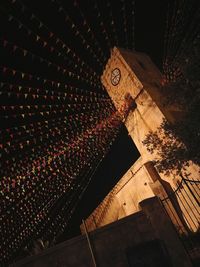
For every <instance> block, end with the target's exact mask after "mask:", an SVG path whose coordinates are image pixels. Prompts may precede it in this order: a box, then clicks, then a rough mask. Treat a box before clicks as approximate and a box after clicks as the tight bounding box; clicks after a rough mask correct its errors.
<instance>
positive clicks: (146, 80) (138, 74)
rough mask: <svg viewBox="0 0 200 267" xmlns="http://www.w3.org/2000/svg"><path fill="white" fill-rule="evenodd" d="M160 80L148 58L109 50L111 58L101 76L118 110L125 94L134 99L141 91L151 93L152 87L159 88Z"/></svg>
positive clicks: (115, 48) (137, 54) (122, 51)
mask: <svg viewBox="0 0 200 267" xmlns="http://www.w3.org/2000/svg"><path fill="white" fill-rule="evenodd" d="M161 79H162V75H161V73H160V71H159V70H158V68H157V67H156V66H155V65H154V64H153V62H152V61H151V59H150V57H149V56H147V55H145V54H144V53H139V52H135V51H130V50H125V49H122V48H117V47H114V48H113V49H112V50H111V57H110V59H109V60H108V62H107V65H106V67H105V69H104V72H103V75H102V76H101V81H102V83H103V85H104V86H105V88H106V90H107V91H108V94H109V95H110V97H111V99H112V100H113V102H114V105H115V107H116V108H117V109H118V110H119V109H120V106H121V105H122V103H123V101H124V98H125V96H126V95H127V94H129V95H130V96H131V97H132V98H133V99H135V98H136V97H137V95H138V94H139V93H140V91H141V90H142V89H145V90H148V91H151V88H152V87H154V88H155V87H160V82H161ZM147 88H148V89H147ZM154 91H155V90H153V92H152V94H154ZM149 93H150V94H151V92H149Z"/></svg>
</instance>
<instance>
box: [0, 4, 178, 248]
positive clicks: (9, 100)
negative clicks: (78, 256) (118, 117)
mask: <svg viewBox="0 0 200 267" xmlns="http://www.w3.org/2000/svg"><path fill="white" fill-rule="evenodd" d="M132 2H133V1H130V0H124V1H116V0H110V1H109V0H83V1H82V0H80V1H73V0H70V1H64V0H51V1H50V0H42V1H41V0H40V1H39V0H35V1H33V0H23V1H12V0H2V1H1V3H0V13H1V14H0V24H1V25H3V27H1V32H0V43H1V46H0V53H1V66H0V68H1V72H0V80H1V81H2V82H3V83H5V84H6V85H4V84H3V85H2V84H1V87H2V90H4V92H3V93H2V94H1V98H0V101H1V104H2V105H6V106H7V107H10V106H15V109H14V110H10V109H8V110H7V107H6V108H5V109H2V116H1V117H0V119H1V121H0V124H1V128H2V131H3V137H4V140H3V142H7V141H8V142H9V136H8V133H7V132H6V130H5V129H7V128H12V129H13V127H15V128H16V129H17V130H16V129H15V128H14V131H18V128H19V129H20V126H21V125H26V126H27V127H29V125H30V124H31V123H35V122H38V121H41V122H42V123H43V122H44V120H52V119H60V118H61V119H62V118H63V116H64V115H63V113H62V111H61V110H60V111H59V112H60V113H59V112H58V114H57V115H54V113H50V115H48V116H49V117H42V116H41V115H30V116H25V117H23V116H21V115H19V116H18V117H17V118H16V116H14V115H16V114H18V113H19V114H21V113H20V112H22V109H23V108H22V109H21V106H23V105H27V104H28V105H31V106H33V105H35V104H37V105H38V107H39V109H42V108H44V107H43V106H42V105H43V104H46V103H47V102H46V100H45V102H44V100H42V99H40V100H37V101H36V100H35V98H21V96H20V94H16V95H15V94H14V93H8V92H7V91H6V90H7V84H13V85H16V86H18V85H21V86H22V88H23V87H26V86H30V87H33V88H34V87H35V88H43V80H42V79H37V78H35V77H42V78H44V79H47V81H48V80H55V81H59V82H60V83H61V87H59V90H62V88H63V86H64V85H67V86H68V85H70V86H74V87H76V88H78V89H81V90H83V91H84V90H85V95H86V96H87V95H88V92H94V93H99V94H102V97H104V98H107V99H108V96H107V94H106V92H105V91H103V90H102V87H101V84H100V79H99V77H100V75H101V74H102V72H103V68H104V66H105V64H106V62H107V60H108V58H109V56H110V49H111V48H112V47H114V46H119V47H123V48H128V49H134V48H135V50H137V51H140V52H145V53H147V54H148V55H149V56H150V57H151V58H152V60H153V61H154V62H155V64H156V65H157V66H158V67H159V68H160V69H162V58H163V49H164V48H163V46H164V32H165V23H166V14H167V6H168V3H169V2H170V3H171V1H166V0H165V1H164V0H162V1H161V0H152V1H148V0H136V1H135V6H134V5H132ZM172 2H173V1H172ZM122 8H124V9H122ZM77 10H78V11H77ZM132 10H134V13H133V14H132ZM33 14H34V15H35V16H36V17H34V16H33ZM85 21H86V24H85V23H84V22H85ZM41 22H42V24H41ZM44 25H45V26H44ZM74 25H75V27H74ZM88 25H89V27H90V30H91V32H92V33H91V32H90V31H89V32H88V31H87V30H88V28H87V27H88ZM101 25H103V26H101ZM102 27H103V28H104V29H105V32H106V34H107V36H108V39H106V38H105V37H106V34H105V33H104V32H103V28H102ZM125 32H126V33H127V35H126V34H125ZM55 36H59V38H60V39H62V40H63V43H64V44H67V47H69V48H70V49H71V51H72V50H73V51H74V53H72V52H71V51H70V52H69V53H68V52H66V50H65V52H66V53H63V52H62V53H63V54H62V57H59V56H58V54H56V53H55V50H54V49H53V50H52V46H55V47H56V48H57V47H58V48H59V49H60V51H63V50H62V47H63V44H61V43H60V41H58V42H57V40H58V39H57V37H55ZM83 39H86V42H87V45H86V44H85V43H84V41H83ZM45 40H47V43H46V41H45ZM7 41H8V43H7ZM133 43H134V44H135V45H133ZM21 48H22V50H21ZM23 49H25V50H23ZM56 51H57V50H56ZM33 55H37V56H33ZM65 57H66V58H65ZM41 58H43V59H45V60H46V61H44V60H43V61H42V62H41ZM49 62H53V63H56V64H57V66H63V64H65V65H64V66H65V67H66V68H67V69H68V70H70V71H73V72H74V73H75V76H71V75H70V74H69V73H68V72H67V75H63V73H60V72H59V71H57V69H55V68H54V67H53V65H49ZM81 62H85V63H86V64H85V65H83V66H82V65H81ZM86 65H89V66H90V67H91V69H92V70H93V72H94V73H95V74H94V79H97V82H96V83H95V85H91V84H89V83H88V82H87V81H86V77H87V69H86ZM11 69H12V70H11ZM13 70H17V71H21V72H22V73H23V72H24V73H29V74H31V75H32V78H31V77H29V76H27V75H25V77H24V76H22V73H20V72H16V73H15V74H14V72H13ZM59 70H60V69H59ZM78 75H79V76H80V77H81V78H77V77H78ZM92 75H93V74H92ZM92 77H93V76H92ZM89 78H90V76H89ZM47 83H48V82H47ZM18 89H19V88H17V90H18ZM20 90H21V89H20ZM70 90H71V89H70ZM52 91H53V92H55V93H56V92H57V88H55V85H51V84H48V93H47V95H48V94H50V93H51V92H52ZM83 91H82V92H83ZM61 93H62V92H61ZM48 104H51V105H53V104H54V103H53V101H52V100H51V99H50V100H49V102H48ZM79 108H80V110H81V108H82V107H79ZM24 112H27V111H26V110H25V111H24ZM32 112H34V110H33V111H32ZM70 112H71V113H70ZM78 112H79V111H78ZM78 112H77V113H78ZM74 113H76V110H75V111H74ZM69 114H70V115H73V111H71V110H70V111H69ZM58 115H59V116H58ZM56 116H57V117H56ZM55 123H57V122H55ZM84 123H85V122H84ZM51 127H53V124H52V125H51ZM34 131H35V129H34ZM15 134H16V132H15ZM37 134H38V136H39V135H40V133H37ZM10 136H12V135H10ZM38 136H34V135H31V136H28V137H29V138H30V140H31V141H32V140H34V142H35V143H34V142H33V143H31V141H30V143H29V145H28V146H27V147H26V146H25V147H23V149H22V148H21V147H20V148H19V147H18V148H16V149H14V150H12V149H10V147H9V146H8V148H7V149H8V150H7V151H3V153H4V152H5V154H4V157H3V160H2V165H3V164H5V166H6V167H4V165H3V166H2V168H1V172H2V173H3V175H7V174H9V173H10V172H13V173H16V171H21V165H20V164H21V163H20V160H22V161H23V160H24V159H28V161H31V159H30V158H31V152H30V151H32V150H31V149H33V148H35V150H37V148H38V147H41V151H42V149H44V151H46V150H45V149H48V147H49V146H50V144H51V142H52V143H53V142H58V141H59V136H54V137H52V140H49V139H48V138H47V139H45V141H44V140H43V139H39V137H38ZM20 138H21V137H20ZM35 138H36V141H35ZM37 138H38V139H37ZM20 140H21V139H20ZM38 140H39V141H38ZM41 140H42V141H41ZM11 141H12V142H13V140H11ZM14 141H16V147H17V143H18V140H17V139H16V140H14ZM85 149H86V148H85ZM35 150H34V151H35ZM39 152H40V151H39ZM39 152H38V153H39ZM138 157H139V155H138V152H137V150H136V148H135V146H134V144H133V142H132V140H131V139H130V138H129V137H128V134H127V131H126V129H125V127H124V126H122V128H121V130H120V133H119V135H118V137H117V138H116V140H115V141H114V143H113V145H112V147H111V149H110V150H109V152H108V154H107V155H106V157H105V158H104V160H103V162H102V163H101V164H100V166H99V167H98V168H97V171H96V173H95V174H94V175H93V178H92V181H91V182H90V184H89V186H88V189H87V190H86V191H85V193H84V195H83V197H82V199H81V201H80V202H79V204H78V206H77V208H76V210H75V212H74V214H73V216H72V220H71V222H70V224H69V226H68V227H67V228H66V230H65V232H64V234H63V235H62V236H61V238H60V240H64V239H66V238H68V237H71V236H73V235H74V234H77V233H78V229H79V225H80V222H81V219H82V218H86V217H87V216H88V215H89V214H90V213H91V212H92V210H93V209H94V208H96V207H97V205H98V204H99V203H100V202H101V201H102V199H103V198H104V197H105V196H106V194H107V193H108V192H109V191H110V189H111V188H112V187H113V186H114V185H115V184H116V182H117V181H118V180H119V179H120V178H121V177H122V176H123V174H124V173H125V172H126V171H127V170H128V169H129V168H130V166H131V165H132V164H133V163H134V162H135V160H136V159H137V158H138ZM13 158H14V159H15V161H16V162H17V164H16V165H13V161H12V160H11V159H13ZM28 161H27V163H26V164H28ZM13 166H14V167H13ZM23 167H24V166H23ZM26 167H27V166H25V167H24V168H26ZM38 190H40V189H38ZM66 197H67V195H66ZM63 199H64V201H65V197H64V198H63ZM62 201H63V200H62V199H61V200H59V203H62V205H63V203H64V202H62ZM13 205H14V204H13ZM59 205H60V204H59ZM59 205H55V206H56V207H58V206H59ZM53 214H54V213H53ZM8 216H9V215H8ZM13 216H14V215H13ZM56 216H57V213H56V212H55V215H54V217H53V218H52V220H54V219H55V218H56ZM65 216H66V217H67V216H68V214H65ZM17 227H18V226H17ZM46 229H48V227H46ZM9 231H10V230H9ZM17 233H18V231H17V228H16V235H17ZM34 237H36V235H35V234H33V238H34ZM5 247H6V246H5Z"/></svg>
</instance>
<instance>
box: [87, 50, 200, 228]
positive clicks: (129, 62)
mask: <svg viewBox="0 0 200 267" xmlns="http://www.w3.org/2000/svg"><path fill="white" fill-rule="evenodd" d="M101 81H102V83H103V85H104V86H105V88H106V90H107V92H108V94H109V96H110V97H111V99H112V101H113V103H114V105H115V107H116V109H117V110H118V111H119V113H120V114H121V116H122V117H123V121H124V124H125V125H126V128H127V130H128V134H129V135H130V137H131V138H132V140H133V142H134V143H135V145H136V147H137V149H138V151H139V153H140V158H139V159H138V160H137V161H136V162H135V163H134V164H133V166H131V168H130V169H129V170H128V171H127V172H126V173H125V174H124V176H123V177H122V179H121V180H120V181H119V182H118V183H117V185H116V186H115V187H114V188H113V190H111V192H110V193H109V194H108V196H107V197H106V198H105V199H104V200H103V202H102V203H101V204H100V205H99V206H98V207H97V208H96V209H95V211H94V212H93V213H92V214H91V216H89V218H88V219H87V220H86V222H87V227H88V229H95V228H98V227H99V226H102V225H105V224H107V223H111V222H114V221H116V220H118V219H120V218H123V217H125V216H127V215H130V214H132V213H134V212H137V211H139V210H140V208H139V202H140V201H142V200H144V199H146V198H149V197H153V196H158V197H159V198H160V199H162V200H164V199H166V202H165V204H166V210H167V212H168V214H169V215H170V217H171V219H172V221H173V223H174V224H175V226H176V227H177V229H178V231H179V232H180V233H185V232H187V231H193V232H195V231H197V230H198V229H199V224H200V208H199V201H200V189H199V187H198V185H197V184H196V185H195V184H194V183H191V184H189V185H188V184H187V183H184V182H183V181H182V180H181V177H180V176H178V175H174V174H172V175H169V176H165V175H163V174H159V173H158V171H157V170H156V169H155V167H154V166H153V163H152V162H153V161H154V160H155V158H156V157H157V156H158V155H157V152H156V151H155V152H154V153H153V154H151V153H149V152H148V151H147V148H146V147H145V146H144V144H143V143H142V141H143V140H144V139H145V136H146V135H147V134H148V133H149V132H150V131H152V132H154V131H155V130H156V129H157V128H158V127H159V126H160V124H161V123H162V121H163V119H165V120H167V121H168V122H170V123H176V121H177V120H178V119H179V118H180V117H181V116H182V110H180V109H178V108H177V107H176V106H172V105H170V106H169V105H165V104H164V103H163V102H164V101H163V100H164V98H165V95H164V93H163V90H162V88H161V83H162V75H161V73H160V71H159V70H158V69H157V67H156V66H155V65H154V64H153V62H152V61H151V59H150V58H149V57H148V56H147V55H145V54H143V53H138V52H132V51H128V50H124V49H121V48H120V49H119V48H116V47H115V48H114V49H113V50H112V52H111V57H110V59H109V60H108V63H107V65H106V67H105V70H104V72H103V75H102V77H101ZM188 172H190V173H191V174H192V178H193V180H195V181H199V169H198V167H197V166H195V165H194V164H192V163H190V166H189V167H188ZM177 188H178V192H177V194H178V195H174V196H173V198H170V199H169V196H171V195H173V194H174V192H176V190H177Z"/></svg>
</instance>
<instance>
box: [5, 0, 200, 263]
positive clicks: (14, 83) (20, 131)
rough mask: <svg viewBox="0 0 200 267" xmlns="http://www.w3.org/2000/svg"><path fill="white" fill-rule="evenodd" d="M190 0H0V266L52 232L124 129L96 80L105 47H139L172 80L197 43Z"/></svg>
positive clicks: (195, 13) (55, 234)
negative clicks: (0, 263)
mask: <svg viewBox="0 0 200 267" xmlns="http://www.w3.org/2000/svg"><path fill="white" fill-rule="evenodd" d="M147 2H154V3H147ZM161 2H162V3H161ZM198 2H199V1H195V0H190V1H189V0H188V1H187V0H177V1H167V0H166V1H139V0H138V1H134V0H133V1H129V0H118V1H114V0H107V1H100V0H92V1H89V0H85V1H80V0H68V1H64V0H42V1H29V0H2V1H1V3H0V23H1V33H0V50H1V52H2V55H1V62H0V69H1V72H0V80H1V82H0V101H1V107H0V109H1V113H0V136H1V142H0V147H1V168H0V171H1V177H0V198H1V207H0V231H1V242H0V258H1V261H2V264H5V263H7V262H10V261H12V260H13V259H15V258H16V257H17V255H18V254H19V253H20V251H22V250H23V249H24V248H25V247H26V248H29V247H30V246H31V244H32V242H33V240H36V239H37V238H41V239H42V240H44V241H45V240H48V241H50V240H56V239H57V237H59V235H60V234H61V233H62V232H63V231H64V229H65V228H66V227H67V226H68V224H69V222H70V220H71V218H72V217H73V214H74V212H75V211H76V209H77V205H78V203H79V202H80V199H81V198H82V196H83V195H84V192H85V191H86V189H87V187H88V185H89V184H90V182H91V181H92V179H93V177H94V176H95V173H96V170H97V169H98V167H99V166H100V165H101V164H102V162H104V160H105V158H106V155H107V153H108V152H109V151H110V150H111V149H112V144H113V143H114V142H115V140H116V138H118V136H119V135H120V134H121V133H122V131H124V129H123V125H122V122H121V116H120V114H119V113H118V112H117V111H116V110H115V108H114V106H113V104H112V102H111V100H110V98H109V96H108V95H107V93H106V91H105V89H104V88H103V86H102V85H101V82H100V75H101V74H102V72H103V69H104V66H105V64H106V62H107V60H108V58H109V56H110V49H112V48H113V47H114V46H119V47H123V48H126V49H131V50H134V49H137V50H138V51H144V52H146V53H148V54H149V55H150V56H151V57H152V59H153V60H154V61H155V63H156V64H157V65H158V66H159V67H160V69H161V71H162V72H163V84H166V83H168V82H170V81H173V80H176V79H177V78H179V77H181V76H182V71H181V66H182V65H183V64H186V63H187V62H189V60H190V58H191V55H190V52H191V51H193V50H192V48H193V47H197V44H198V41H199V28H198V22H199V17H198V15H199V3H198ZM148 25H149V26H148ZM150 27H151V29H150ZM152 40H154V41H152ZM131 157H133V156H132V154H131ZM118 178H120V177H118ZM93 190H94V188H93ZM98 190H99V188H96V192H97V191H98Z"/></svg>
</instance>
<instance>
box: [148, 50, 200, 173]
mask: <svg viewBox="0 0 200 267" xmlns="http://www.w3.org/2000/svg"><path fill="white" fill-rule="evenodd" d="M179 63H180V64H178V65H179V72H180V73H181V75H180V77H179V78H178V79H176V81H171V82H169V83H167V84H165V85H164V86H163V92H164V95H167V97H166V99H165V101H164V102H165V105H171V104H173V105H176V106H179V108H180V109H182V111H184V116H183V117H182V119H181V120H179V121H177V122H176V123H174V124H170V123H169V122H167V121H166V120H163V122H162V124H161V125H160V127H158V129H157V130H156V131H155V132H149V134H148V135H147V136H146V138H145V140H144V141H143V144H144V145H145V146H146V147H147V149H148V151H149V152H150V153H154V151H155V150H156V151H157V152H158V153H157V155H158V157H157V158H156V160H155V166H156V167H157V169H158V170H159V171H160V172H162V173H165V174H167V175H168V174H169V173H170V172H176V173H180V172H181V171H183V170H184V169H185V167H186V166H188V164H189V161H192V162H193V163H195V164H197V165H199V166H200V80H199V77H200V51H199V49H194V50H193V51H192V53H190V54H188V55H185V57H184V59H183V60H181V61H180V62H179ZM180 66H181V67H180Z"/></svg>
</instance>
